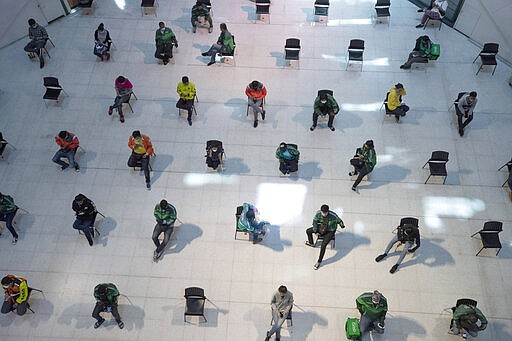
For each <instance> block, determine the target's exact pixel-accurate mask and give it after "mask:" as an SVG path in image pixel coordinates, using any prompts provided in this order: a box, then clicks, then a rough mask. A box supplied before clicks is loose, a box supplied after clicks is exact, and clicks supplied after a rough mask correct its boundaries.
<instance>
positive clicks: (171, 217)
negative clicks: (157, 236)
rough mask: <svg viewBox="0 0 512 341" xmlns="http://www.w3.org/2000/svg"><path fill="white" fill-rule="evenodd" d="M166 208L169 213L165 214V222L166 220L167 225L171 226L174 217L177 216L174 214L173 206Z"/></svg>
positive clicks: (174, 219)
mask: <svg viewBox="0 0 512 341" xmlns="http://www.w3.org/2000/svg"><path fill="white" fill-rule="evenodd" d="M168 207H169V212H168V213H167V217H166V218H167V219H166V220H168V224H169V225H173V224H174V222H175V221H176V217H177V215H178V214H177V213H176V208H175V207H174V206H173V205H171V204H169V206H168Z"/></svg>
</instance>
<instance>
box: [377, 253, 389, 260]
mask: <svg viewBox="0 0 512 341" xmlns="http://www.w3.org/2000/svg"><path fill="white" fill-rule="evenodd" d="M386 256H387V253H383V254H382V255H378V256H377V258H375V261H376V262H380V261H381V260H383V259H384V258H386Z"/></svg>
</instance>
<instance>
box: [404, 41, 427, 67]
mask: <svg viewBox="0 0 512 341" xmlns="http://www.w3.org/2000/svg"><path fill="white" fill-rule="evenodd" d="M431 47H432V41H431V40H430V38H429V36H421V37H419V38H418V39H416V45H414V49H413V50H412V52H411V53H409V58H407V61H406V62H405V63H403V64H402V65H400V69H410V68H411V66H412V64H413V63H425V62H428V56H429V53H430V48H431Z"/></svg>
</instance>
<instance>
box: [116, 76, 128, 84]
mask: <svg viewBox="0 0 512 341" xmlns="http://www.w3.org/2000/svg"><path fill="white" fill-rule="evenodd" d="M116 81H117V82H118V83H124V82H125V81H126V78H124V77H123V76H119V77H117V79H116Z"/></svg>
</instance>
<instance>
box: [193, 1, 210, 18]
mask: <svg viewBox="0 0 512 341" xmlns="http://www.w3.org/2000/svg"><path fill="white" fill-rule="evenodd" d="M209 16H210V11H209V10H208V8H206V6H205V5H204V4H203V5H202V6H201V9H199V6H197V5H194V6H192V19H193V20H197V18H198V17H205V19H208V17H209Z"/></svg>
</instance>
